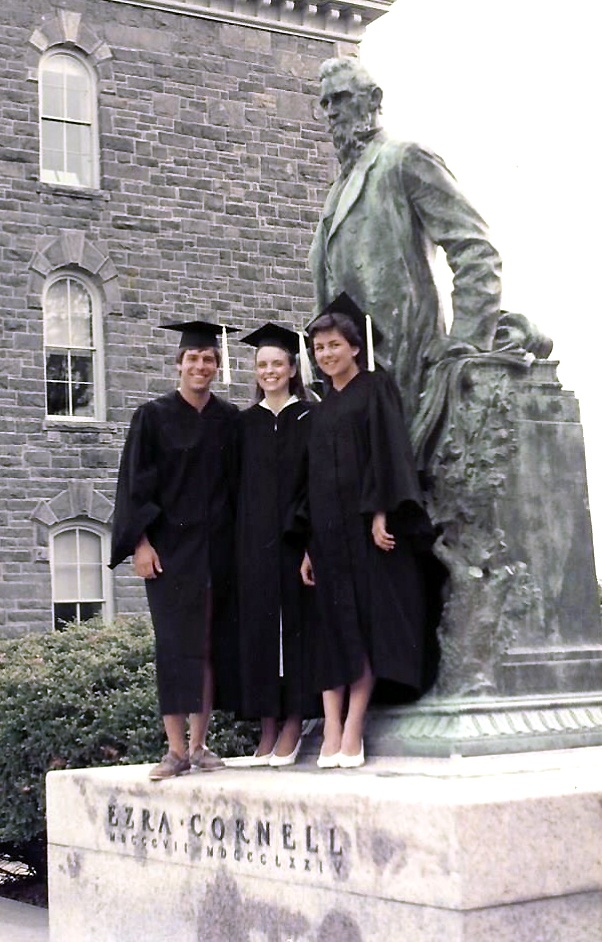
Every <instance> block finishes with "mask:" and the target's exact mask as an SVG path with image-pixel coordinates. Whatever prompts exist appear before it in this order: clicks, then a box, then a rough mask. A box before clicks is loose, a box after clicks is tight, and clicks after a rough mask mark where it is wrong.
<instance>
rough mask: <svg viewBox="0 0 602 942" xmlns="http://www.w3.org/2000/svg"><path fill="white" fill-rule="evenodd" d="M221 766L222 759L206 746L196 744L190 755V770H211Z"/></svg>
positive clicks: (222, 763)
mask: <svg viewBox="0 0 602 942" xmlns="http://www.w3.org/2000/svg"><path fill="white" fill-rule="evenodd" d="M223 768H224V762H223V760H222V759H220V757H219V756H216V754H215V753H214V752H211V749H209V747H208V746H197V748H196V749H195V750H194V752H193V753H192V755H191V756H190V771H191V772H213V771H214V770H215V769H223Z"/></svg>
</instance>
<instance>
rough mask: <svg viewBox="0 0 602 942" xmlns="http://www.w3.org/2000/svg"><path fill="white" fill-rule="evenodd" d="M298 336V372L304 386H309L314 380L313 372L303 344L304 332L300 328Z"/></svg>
mask: <svg viewBox="0 0 602 942" xmlns="http://www.w3.org/2000/svg"><path fill="white" fill-rule="evenodd" d="M297 336H298V338H299V372H300V373H301V382H302V383H303V385H304V386H305V387H308V386H311V384H312V383H313V381H314V374H313V370H312V368H311V363H310V361H309V356H308V353H307V347H306V346H305V334H304V333H303V331H302V330H298V331H297Z"/></svg>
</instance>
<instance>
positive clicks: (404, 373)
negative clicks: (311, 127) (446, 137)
mask: <svg viewBox="0 0 602 942" xmlns="http://www.w3.org/2000/svg"><path fill="white" fill-rule="evenodd" d="M436 245H441V246H442V248H443V249H444V251H445V253H446V256H447V261H448V263H449V265H450V267H451V269H452V271H453V273H454V292H453V307H454V320H453V326H452V329H451V335H452V336H453V337H454V338H456V339H458V340H462V341H466V342H468V343H471V344H473V345H474V346H476V347H477V348H478V349H479V350H490V349H491V346H492V342H493V337H494V334H495V328H496V323H497V318H498V315H499V306H500V291H501V288H500V270H501V261H500V258H499V255H498V253H497V251H496V250H495V249H494V248H493V246H492V245H491V243H490V242H489V240H488V234H487V227H486V225H485V223H484V221H483V220H482V219H481V217H480V216H479V214H478V213H477V212H476V211H475V210H474V209H473V207H472V206H471V205H470V203H469V202H468V201H467V200H466V198H465V197H464V196H463V195H462V193H461V192H460V191H459V189H458V185H457V183H456V181H455V179H454V177H453V176H452V175H451V173H450V172H449V171H448V170H447V168H446V167H445V164H444V163H443V162H442V160H441V159H440V158H439V157H437V156H436V155H435V154H433V153H430V152H429V151H427V150H425V149H423V148H421V147H419V146H418V145H417V144H411V143H401V142H396V141H392V140H388V139H387V137H386V136H385V134H384V133H383V132H382V131H379V132H377V133H376V134H375V135H374V137H373V138H372V140H370V141H369V142H368V144H367V145H366V148H365V150H364V151H363V152H362V154H361V156H360V158H359V159H358V161H357V163H356V164H355V166H354V167H353V169H352V171H351V172H350V173H349V175H348V176H340V177H339V178H338V179H337V180H336V181H335V183H334V184H333V186H332V188H331V190H330V192H329V194H328V197H327V200H326V203H325V206H324V211H323V214H322V216H321V219H320V222H319V224H318V227H317V230H316V233H315V236H314V240H313V244H312V248H311V253H310V264H311V268H312V273H313V278H314V284H315V291H316V310H317V311H321V310H322V309H323V308H324V307H325V306H326V305H327V304H328V303H330V301H332V300H333V299H334V298H335V297H336V296H337V295H338V294H339V293H340V292H341V291H346V292H347V293H348V294H349V295H350V296H351V297H352V298H353V300H354V301H355V302H356V303H357V304H358V305H359V307H360V308H361V309H362V310H364V311H365V312H366V313H368V314H370V315H371V316H372V317H373V319H374V321H375V323H376V324H377V326H378V327H379V329H380V330H381V331H382V333H383V334H384V340H383V342H382V343H381V344H380V345H379V348H378V351H377V359H378V360H379V362H380V363H381V365H382V366H384V367H385V368H386V369H388V370H390V371H391V372H392V373H393V375H394V376H395V378H396V379H397V382H398V384H399V386H400V389H401V392H402V396H403V402H404V409H405V413H406V416H407V418H408V421H409V422H410V424H411V423H412V421H413V419H414V416H415V415H416V411H417V408H418V401H419V396H420V393H421V391H422V389H423V387H424V380H425V371H426V362H425V354H426V352H427V348H428V347H429V344H430V343H431V342H432V341H433V340H435V339H436V338H437V337H439V336H441V335H442V334H443V333H444V325H443V320H442V315H441V312H440V306H439V298H438V295H437V289H436V287H435V284H434V281H433V275H432V271H431V261H432V258H433V255H434V249H435V247H436Z"/></svg>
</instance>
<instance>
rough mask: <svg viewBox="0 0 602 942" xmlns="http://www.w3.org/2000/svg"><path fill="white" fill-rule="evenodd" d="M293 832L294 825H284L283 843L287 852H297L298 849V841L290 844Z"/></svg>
mask: <svg viewBox="0 0 602 942" xmlns="http://www.w3.org/2000/svg"><path fill="white" fill-rule="evenodd" d="M292 830H293V826H292V824H283V825H282V843H283V845H284V849H285V850H295V848H296V847H297V842H296V841H293V842H292V844H291V843H290V840H291V831H292Z"/></svg>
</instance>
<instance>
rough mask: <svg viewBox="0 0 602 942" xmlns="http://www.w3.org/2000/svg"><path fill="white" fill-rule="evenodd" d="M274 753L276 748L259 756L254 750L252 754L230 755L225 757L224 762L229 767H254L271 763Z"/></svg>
mask: <svg viewBox="0 0 602 942" xmlns="http://www.w3.org/2000/svg"><path fill="white" fill-rule="evenodd" d="M273 755H274V750H273V749H272V751H271V752H265V753H264V754H263V755H262V756H258V755H257V753H256V752H254V753H253V755H252V756H230V758H226V759H224V760H223V762H224V765H225V766H226V767H227V768H229V769H253V768H259V767H260V766H266V765H269V764H270V760H271V758H272V756H273Z"/></svg>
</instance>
